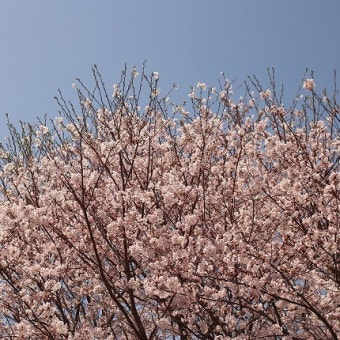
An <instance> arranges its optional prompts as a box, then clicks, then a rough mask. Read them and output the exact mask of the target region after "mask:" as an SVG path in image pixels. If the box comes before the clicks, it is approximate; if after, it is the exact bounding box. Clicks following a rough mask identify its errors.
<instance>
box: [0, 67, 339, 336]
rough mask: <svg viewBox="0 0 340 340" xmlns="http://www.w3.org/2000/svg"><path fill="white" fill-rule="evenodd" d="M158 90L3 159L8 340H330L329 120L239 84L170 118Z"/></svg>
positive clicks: (332, 215) (91, 109) (42, 133)
mask: <svg viewBox="0 0 340 340" xmlns="http://www.w3.org/2000/svg"><path fill="white" fill-rule="evenodd" d="M137 75H138V74H137V71H136V69H134V70H133V71H132V75H130V76H132V84H133V78H134V77H136V76H137ZM152 77H153V80H155V81H156V80H158V73H157V72H153V74H152ZM152 77H151V78H150V77H149V78H146V77H144V78H146V79H149V80H148V81H149V82H148V85H150V84H151V86H150V93H149V94H148V97H147V98H150V101H149V103H148V105H147V107H146V108H145V112H144V111H143V110H142V109H140V108H139V106H138V105H137V104H136V103H135V101H134V99H135V100H137V98H135V97H133V94H134V93H138V91H135V89H133V88H132V85H131V87H129V89H128V90H126V88H124V86H120V85H119V84H117V85H114V87H113V98H110V99H108V100H109V103H108V104H107V107H105V106H103V105H102V104H103V102H102V98H101V100H98V101H96V100H95V99H92V100H91V101H90V100H89V99H84V98H86V96H81V100H82V102H81V105H82V107H85V108H86V109H87V110H84V111H85V112H84V116H83V117H81V119H80V118H79V117H78V116H76V114H75V113H74V112H73V111H67V107H62V108H63V110H61V112H66V114H65V117H57V118H56V119H55V120H54V124H53V126H52V127H50V128H48V127H47V126H45V125H42V124H39V125H38V126H37V130H36V132H32V133H33V134H35V136H36V137H37V138H39V143H40V144H39V150H38V151H39V152H37V151H36V149H35V148H34V145H33V146H32V145H30V144H29V141H30V138H27V136H24V137H25V138H27V142H25V143H24V142H23V141H22V135H21V134H19V133H18V134H15V133H14V134H13V136H14V137H13V141H14V143H16V144H15V145H16V147H15V148H13V147H12V148H8V150H7V149H4V150H2V155H3V157H4V158H2V159H1V162H2V163H1V172H0V179H1V181H0V189H1V193H2V195H1V199H0V295H1V304H0V337H2V338H14V337H16V338H24V337H27V335H28V334H29V336H30V337H32V338H37V339H38V338H39V339H45V338H46V339H47V338H49V339H58V338H60V339H61V338H69V339H85V338H86V339H89V338H91V339H156V338H158V339H168V338H169V339H170V338H183V339H185V338H188V339H197V338H201V339H229V338H235V339H246V338H252V339H260V338H276V339H279V338H280V339H281V338H282V339H283V338H287V339H288V338H296V339H297V338H299V339H336V337H337V334H339V332H340V322H339V320H340V314H339V308H338V307H339V306H338V304H339V300H338V299H339V284H340V281H339V277H340V273H339V216H340V199H339V197H340V164H339V156H338V155H339V154H340V140H339V136H338V135H337V134H334V133H333V131H335V130H336V129H335V127H334V125H331V124H335V123H334V122H335V120H334V119H332V120H329V119H328V120H327V119H321V118H320V119H315V120H313V122H312V123H309V121H308V117H309V114H308V112H305V113H301V112H300V113H299V114H297V113H296V112H297V111H296V110H297V109H296V108H294V110H295V111H293V110H292V111H289V110H286V109H285V107H284V106H283V105H282V103H274V99H271V100H270V103H269V101H265V102H263V101H260V103H261V102H262V103H266V104H265V105H267V106H265V107H260V105H261V104H258V103H257V102H256V101H255V94H254V93H252V94H251V95H250V98H251V99H250V100H249V97H248V98H247V97H245V98H244V99H243V97H242V98H240V99H237V100H235V101H234V100H233V99H232V98H230V96H231V91H230V88H231V85H230V84H229V83H228V84H227V86H226V87H223V88H222V89H221V90H220V91H217V90H216V89H215V90H214V91H212V90H211V91H210V90H208V91H207V86H206V85H205V84H204V83H198V84H197V87H196V88H192V92H191V94H190V97H191V98H192V99H193V100H192V102H193V103H196V102H199V103H201V105H196V106H195V105H193V107H194V109H195V110H196V111H195V112H194V114H193V113H190V112H189V109H187V108H185V106H184V104H183V105H182V104H181V105H178V106H176V107H175V108H174V111H173V113H169V112H171V110H168V106H167V105H169V104H167V100H165V98H161V97H160V93H159V91H158V90H157V89H156V90H155V89H154V88H153V85H154V83H155V81H153V80H152ZM150 79H151V82H150ZM98 83H100V82H98ZM314 86H315V84H314V82H313V81H312V80H311V79H308V80H306V85H305V88H306V89H308V90H312V89H314ZM197 89H198V90H197ZM79 91H80V90H79ZM124 91H131V92H124ZM205 91H207V92H205ZM196 92H199V93H200V94H201V95H204V94H207V98H198V96H199V94H197V93H196ZM259 92H260V97H261V98H262V99H267V98H270V97H271V96H272V91H271V90H269V89H268V90H266V91H260V90H259ZM312 95H315V94H314V91H313V94H312ZM131 96H132V98H130V97H131ZM212 96H215V97H213V98H215V99H216V103H217V105H216V107H217V110H216V111H214V110H213V107H211V106H209V103H210V102H212V100H211V98H212ZM91 98H92V97H91ZM273 98H275V95H274V93H273ZM203 99H204V100H203ZM60 102H61V103H64V101H60ZM99 102H100V103H101V105H100V107H98V108H95V103H99ZM221 102H222V103H223V105H220V103H221ZM327 103H328V102H327ZM331 104H332V103H331V102H329V105H331ZM334 105H336V104H334ZM220 107H221V111H218V108H220ZM306 107H307V106H306ZM333 109H335V107H334V108H330V109H329V111H330V112H331V113H332V114H333ZM302 114H304V115H305V116H304V118H305V120H303V119H301V115H302ZM332 117H333V116H332ZM301 122H302V123H301ZM299 123H301V124H305V125H298V124H299ZM32 131H34V130H32ZM50 135H53V137H54V139H51V142H50V143H49V144H48V143H47V142H46V141H47V138H48V137H49V136H50ZM15 136H18V137H17V138H18V139H17V140H16V139H15V138H16V137H15ZM28 137H30V136H29V135H28Z"/></svg>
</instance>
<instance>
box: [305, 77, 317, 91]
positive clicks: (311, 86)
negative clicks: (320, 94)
mask: <svg viewBox="0 0 340 340" xmlns="http://www.w3.org/2000/svg"><path fill="white" fill-rule="evenodd" d="M315 86H316V85H315V82H314V80H313V79H306V80H305V81H304V82H303V88H304V89H306V90H307V91H312V90H314V88H315Z"/></svg>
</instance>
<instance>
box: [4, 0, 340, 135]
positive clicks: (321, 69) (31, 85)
mask: <svg viewBox="0 0 340 340" xmlns="http://www.w3.org/2000/svg"><path fill="white" fill-rule="evenodd" d="M0 9H1V10H0V34H1V53H0V140H3V137H4V136H5V135H6V134H7V128H6V126H5V125H6V119H5V113H9V115H10V119H11V120H12V121H14V122H15V121H18V120H19V119H20V120H23V121H30V122H35V121H36V117H37V116H40V117H42V116H43V115H44V114H47V115H48V117H51V118H53V117H55V116H57V115H58V106H57V104H56V103H55V101H54V99H53V96H55V95H56V94H57V90H58V88H60V89H61V90H62V92H63V93H64V95H65V97H66V98H73V96H74V90H73V89H72V88H71V84H72V83H73V82H74V79H75V78H76V77H79V78H81V79H82V80H83V81H84V82H85V83H86V84H89V87H91V85H92V84H93V82H92V78H91V67H92V66H93V64H97V65H98V67H99V70H100V71H101V73H102V75H103V78H104V80H105V82H106V84H107V86H108V87H111V86H112V84H113V83H115V82H117V81H118V79H119V76H120V72H121V70H122V68H123V66H124V63H125V62H126V63H127V65H128V67H129V68H132V66H133V65H136V66H137V68H140V67H141V65H142V63H143V61H144V60H147V61H148V62H147V70H148V71H150V73H151V72H152V71H158V72H159V74H160V87H161V89H163V88H164V90H167V89H169V88H170V87H171V85H172V83H176V84H178V85H179V96H181V97H183V99H186V98H187V97H186V96H187V94H188V93H189V86H190V85H194V84H196V83H197V82H198V81H202V82H206V83H207V84H208V85H209V86H212V85H217V79H218V77H219V75H220V72H221V71H224V73H225V74H226V76H227V77H228V78H229V79H236V82H239V83H241V82H242V81H243V80H244V79H245V78H246V77H247V75H252V74H256V75H257V76H258V77H259V78H260V79H262V80H263V82H264V86H265V85H266V83H268V82H267V78H266V72H267V68H268V67H275V69H276V75H277V80H278V82H279V83H281V82H282V83H284V84H285V87H286V89H287V93H289V94H291V95H293V93H294V92H295V89H296V88H297V87H298V84H299V81H300V79H301V77H302V76H303V74H304V71H305V69H306V67H307V68H309V69H313V70H314V71H315V79H316V83H317V89H322V88H323V87H324V86H330V85H331V84H332V74H333V70H334V69H337V70H338V71H339V69H340V39H339V33H340V20H339V14H340V1H339V0H325V1H317V0H314V1H313V0H309V1H307V0H284V1H283V0H281V1H279V0H276V1H274V0H233V1H231V0H209V1H207V0H171V1H165V0H97V1H95V0H92V1H90V0H81V1H80V0H78V1H76V0H58V1H56V0H55V1H52V0H50V1H46V0H2V1H1V7H0Z"/></svg>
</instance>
